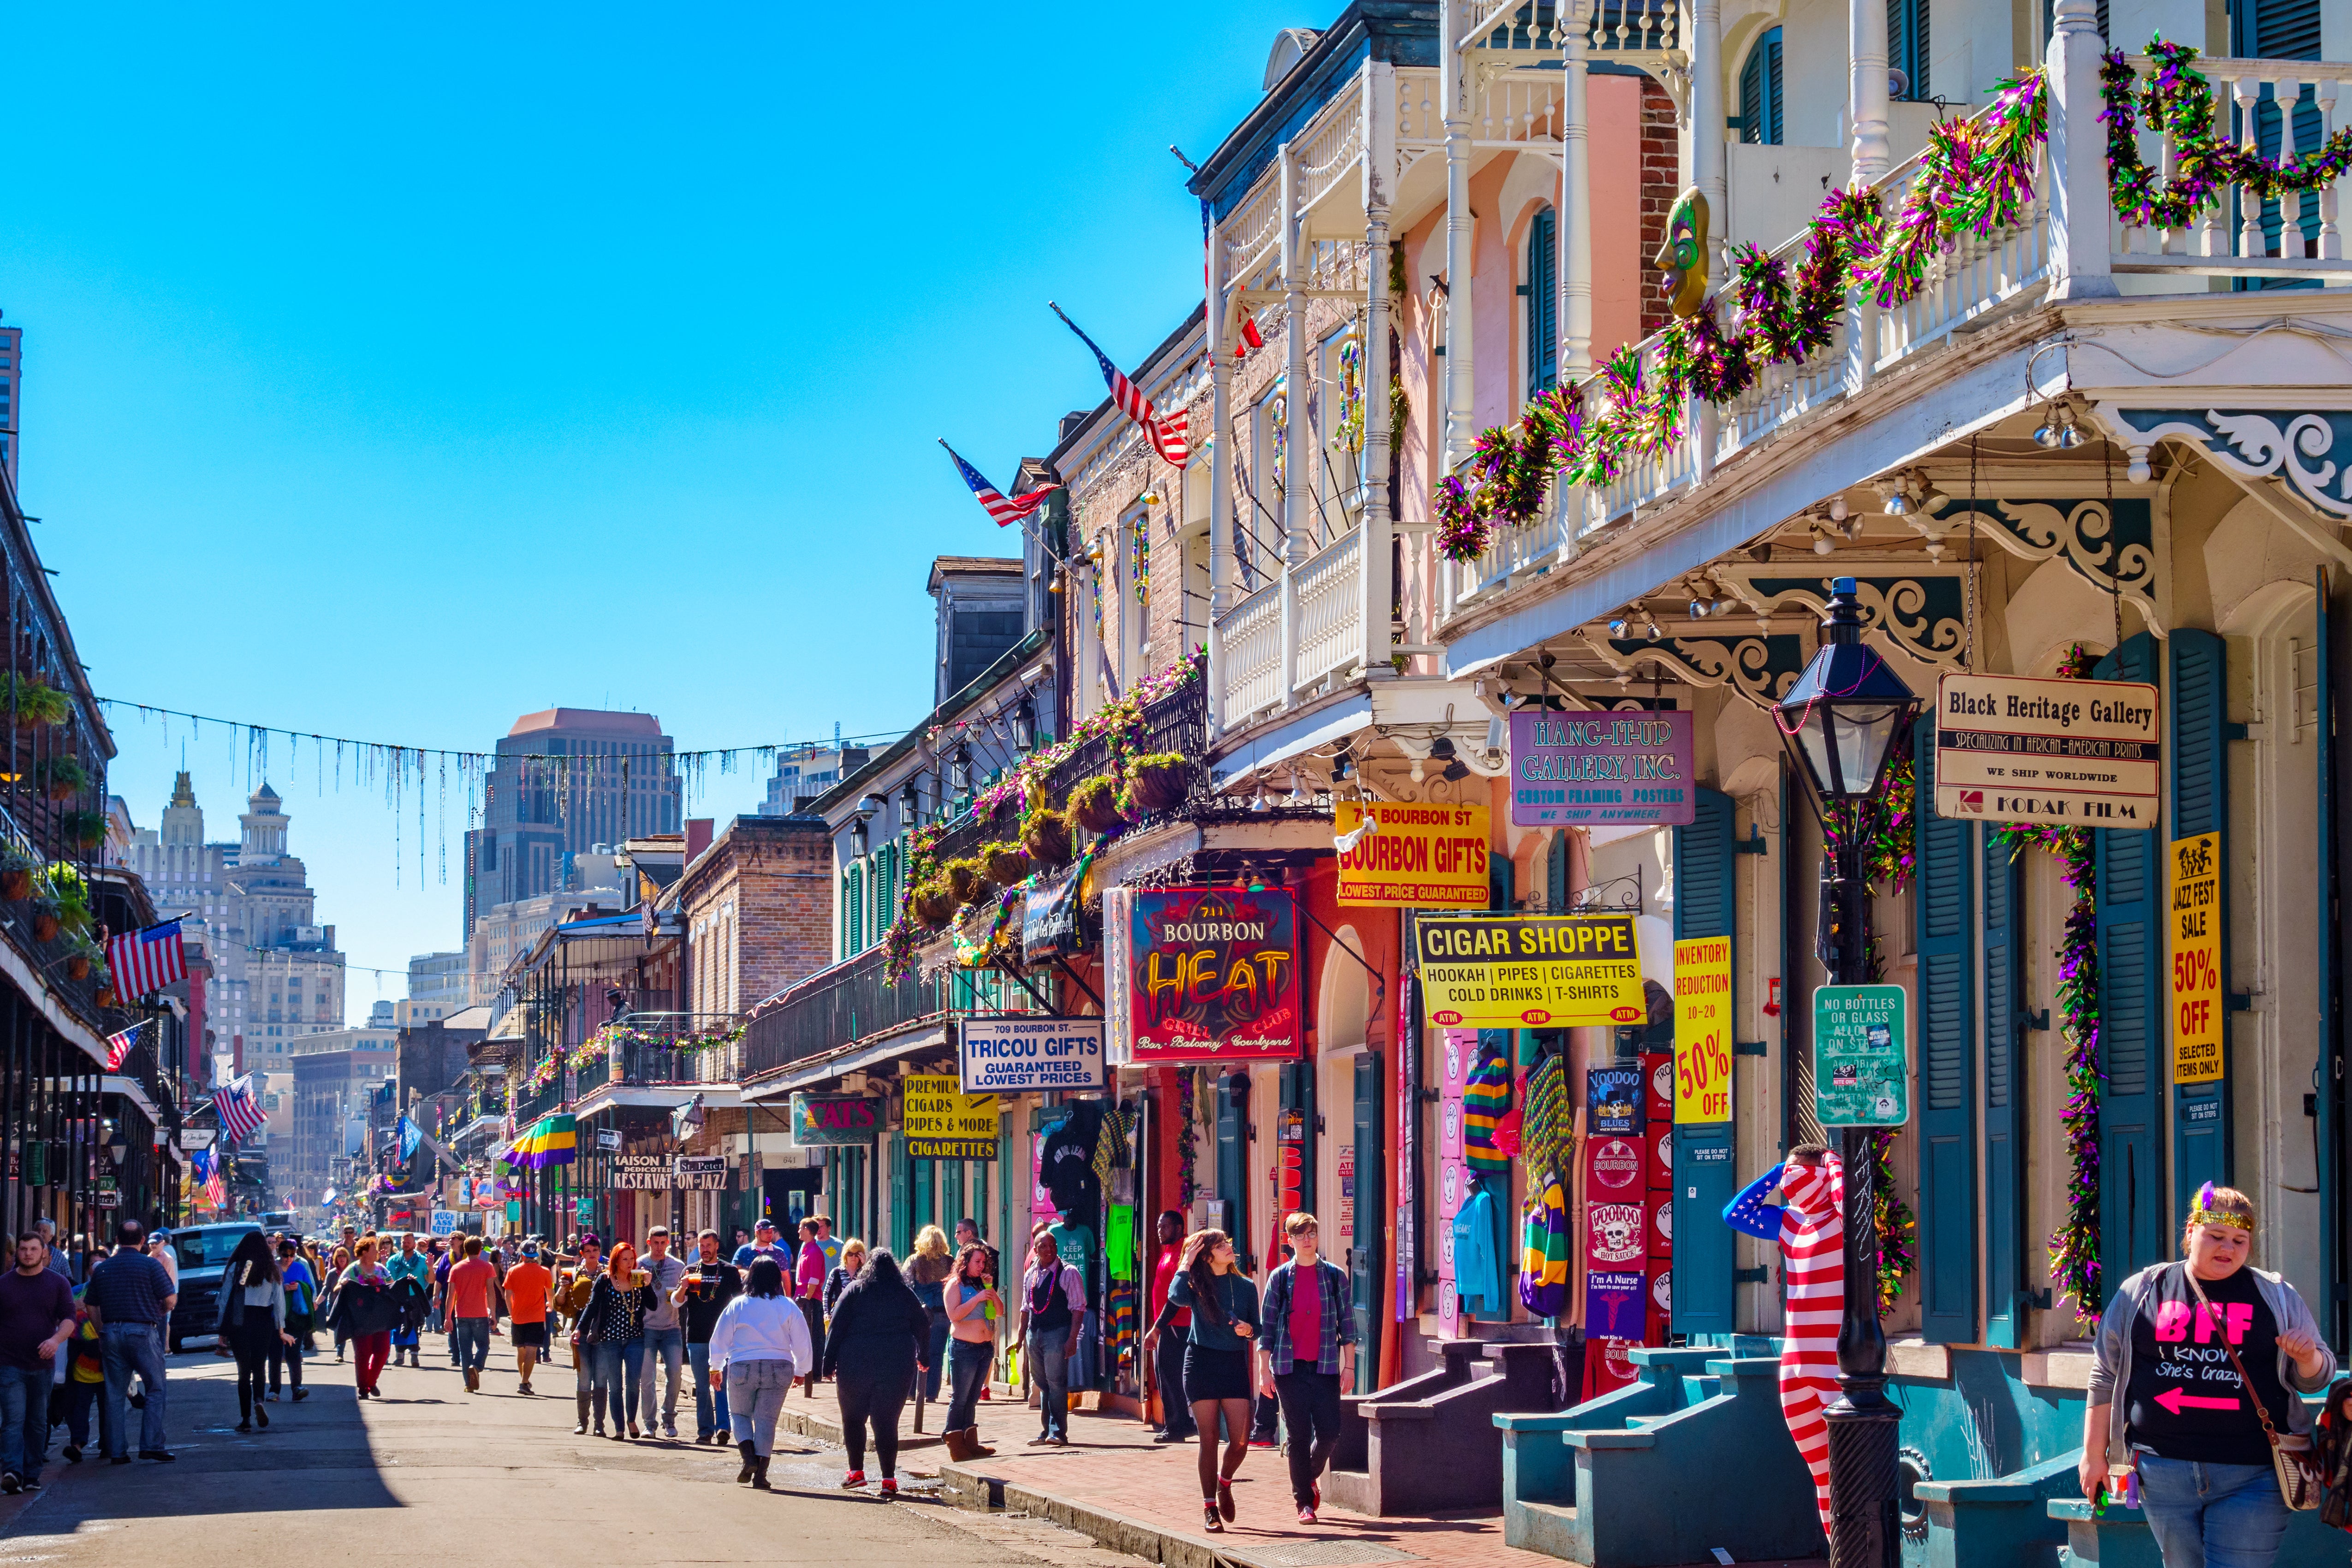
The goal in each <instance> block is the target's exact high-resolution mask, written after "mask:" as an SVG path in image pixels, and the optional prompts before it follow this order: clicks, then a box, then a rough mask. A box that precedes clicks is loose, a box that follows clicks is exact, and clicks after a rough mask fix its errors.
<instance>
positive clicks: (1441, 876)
mask: <svg viewBox="0 0 2352 1568" xmlns="http://www.w3.org/2000/svg"><path fill="white" fill-rule="evenodd" d="M1331 832H1332V835H1333V837H1335V838H1336V839H1337V840H1338V841H1339V843H1340V844H1343V845H1346V846H1348V847H1346V848H1343V849H1341V850H1340V851H1339V902H1341V903H1343V904H1353V905H1370V906H1373V907H1376V908H1384V909H1407V910H1409V909H1453V910H1483V909H1486V908H1488V907H1489V906H1490V905H1491V904H1492V903H1493V901H1494V894H1493V890H1492V889H1490V888H1489V887H1488V886H1487V881H1486V805H1484V803H1478V804H1465V805H1439V804H1432V805H1422V804H1416V803H1414V802H1412V801H1384V800H1383V801H1353V800H1343V801H1339V802H1336V803H1334V804H1333V805H1332V807H1331Z"/></svg>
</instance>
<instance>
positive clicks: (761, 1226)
mask: <svg viewBox="0 0 2352 1568" xmlns="http://www.w3.org/2000/svg"><path fill="white" fill-rule="evenodd" d="M751 1228H752V1229H753V1230H773V1229H775V1228H776V1222H775V1221H774V1220H772V1219H770V1218H769V1217H768V1216H767V1215H761V1216H760V1220H759V1223H758V1224H756V1225H754V1226H752V1227H751Z"/></svg>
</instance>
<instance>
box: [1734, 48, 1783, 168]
mask: <svg viewBox="0 0 2352 1568" xmlns="http://www.w3.org/2000/svg"><path fill="white" fill-rule="evenodd" d="M1780 110H1781V89H1780V28H1778V27H1772V28H1769V29H1768V30H1767V31H1766V32H1765V33H1764V35H1763V36H1762V37H1759V38H1758V39H1757V40H1756V42H1755V44H1754V45H1753V46H1752V47H1750V48H1749V49H1748V58H1747V59H1746V60H1744V61H1742V62H1741V64H1740V67H1739V139H1740V140H1741V141H1743V142H1762V143H1765V144H1767V145H1771V146H1777V145H1779V144H1780V122H1781V113H1780Z"/></svg>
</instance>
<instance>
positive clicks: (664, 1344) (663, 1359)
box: [646, 1329, 686, 1428]
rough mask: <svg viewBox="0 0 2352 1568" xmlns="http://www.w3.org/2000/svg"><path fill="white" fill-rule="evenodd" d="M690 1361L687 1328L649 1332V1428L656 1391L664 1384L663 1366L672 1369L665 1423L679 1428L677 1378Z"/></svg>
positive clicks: (670, 1370)
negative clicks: (666, 1364) (661, 1382)
mask: <svg viewBox="0 0 2352 1568" xmlns="http://www.w3.org/2000/svg"><path fill="white" fill-rule="evenodd" d="M685 1360H686V1331H685V1330H684V1329H647V1330H646V1426H649V1427H650V1426H652V1425H653V1424H654V1394H655V1388H656V1384H659V1383H660V1381H661V1372H660V1367H661V1365H662V1364H663V1363H668V1366H669V1390H668V1394H667V1397H666V1398H665V1399H664V1400H663V1402H662V1424H663V1425H664V1426H668V1427H672V1428H675V1427H676V1426H677V1379H678V1372H679V1369H680V1368H681V1367H682V1366H683V1365H684V1364H685Z"/></svg>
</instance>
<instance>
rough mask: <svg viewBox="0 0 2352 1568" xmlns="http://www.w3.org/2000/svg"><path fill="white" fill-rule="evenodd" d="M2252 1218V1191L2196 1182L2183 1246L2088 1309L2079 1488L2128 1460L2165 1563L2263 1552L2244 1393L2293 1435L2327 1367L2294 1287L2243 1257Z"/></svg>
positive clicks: (2280, 1516) (2235, 1563) (2265, 1494)
mask: <svg viewBox="0 0 2352 1568" xmlns="http://www.w3.org/2000/svg"><path fill="white" fill-rule="evenodd" d="M2253 1230H2254V1205H2253V1202H2252V1199H2250V1198H2248V1197H2247V1196H2246V1195H2245V1194H2243V1193H2241V1192H2238V1191H2236V1190H2235V1189H2233V1188H2230V1187H2219V1188H2217V1187H2215V1186H2214V1185H2213V1184H2211V1183H2210V1182H2208V1183H2207V1184H2205V1186H2204V1189H2203V1190H2202V1191H2200V1193H2199V1194H2197V1199H2196V1202H2195V1203H2194V1204H2193V1205H2191V1206H2190V1209H2189V1225H2188V1228H2187V1231H2186V1233H2185V1234H2184V1235H2183V1237H2182V1250H2183V1251H2184V1252H2185V1253H2186V1255H2187V1256H2186V1257H2185V1258H2183V1259H2182V1260H2181V1261H2180V1262H2179V1263H2158V1264H2154V1265H2151V1266H2150V1267H2148V1268H2143V1269H2141V1270H2140V1271H2139V1272H2138V1273H2137V1274H2135V1275H2133V1276H2132V1277H2131V1278H2130V1279H2126V1280H2125V1281H2124V1282H2123V1284H2122V1285H2121V1286H2120V1287H2118V1288H2117V1289H2116V1293H2115V1296H2114V1298H2113V1299H2112V1300H2109V1302H2108V1303H2107V1310H2106V1312H2105V1316H2104V1317H2103V1318H2102V1319H2101V1320H2100V1323H2099V1339H2098V1362H2097V1364H2096V1365H2095V1367H2094V1368H2093V1370H2092V1373H2091V1387H2090V1404H2089V1407H2088V1409H2087V1410H2086V1411H2085V1412H2084V1424H2083V1464H2082V1472H2081V1476H2080V1479H2081V1481H2082V1484H2083V1495H2084V1497H2086V1498H2092V1499H2096V1498H2097V1497H2098V1495H2099V1491H2100V1489H2101V1488H2102V1487H2105V1489H2107V1491H2108V1492H2109V1493H2110V1494H2111V1495H2112V1494H2114V1493H2115V1492H2116V1491H2117V1490H2119V1489H2120V1487H2121V1482H2120V1480H2119V1479H2116V1478H2117V1473H2118V1472H2120V1471H2124V1470H2137V1472H2138V1477H2139V1493H2140V1500H2141V1502H2142V1504H2143V1506H2145V1507H2146V1509H2147V1522H2148V1528H2149V1530H2150V1531H2152V1532H2153V1533H2154V1534H2155V1536H2156V1543H2157V1549H2158V1551H2159V1552H2162V1553H2163V1556H2164V1561H2165V1562H2166V1563H2168V1564H2170V1565H2172V1568H2183V1565H2187V1564H2196V1565H2199V1568H2203V1565H2206V1564H2210V1568H2264V1565H2265V1564H2268V1563H2271V1562H2272V1561H2273V1559H2274V1558H2275V1557H2276V1556H2277V1554H2278V1547H2279V1541H2280V1539H2281V1538H2282V1537H2283V1536H2284V1534H2285V1533H2286V1522H2287V1508H2286V1503H2285V1501H2284V1499H2283V1498H2282V1497H2281V1496H2280V1493H2279V1485H2278V1479H2277V1475H2276V1473H2275V1471H2274V1470H2273V1466H2272V1462H2271V1447H2270V1439H2269V1438H2268V1437H2267V1436H2264V1435H2263V1421H2262V1417H2261V1416H2260V1415H2256V1414H2255V1410H2254V1405H2253V1401H2254V1400H2256V1399H2259V1400H2261V1401H2262V1407H2263V1413H2264V1414H2266V1415H2268V1416H2269V1417H2270V1424H2271V1426H2272V1427H2273V1429H2274V1430H2276V1431H2277V1432H2278V1433H2279V1434H2280V1436H2290V1435H2292V1434H2303V1435H2305V1436H2308V1434H2309V1433H2310V1430H2311V1414H2310V1410H2309V1407H2308V1406H2306V1405H2305V1404H2304V1402H2303V1401H2302V1399H2300V1398H2299V1397H2297V1395H2299V1394H2315V1393H2317V1392H2318V1391H2320V1390H2321V1389H2323V1388H2326V1386H2327V1383H2328V1379H2330V1378H2331V1377H2333V1376H2334V1375H2335V1374H2336V1356H2335V1353H2334V1352H2331V1351H2330V1350H2329V1349H2328V1348H2327V1345H2326V1342H2325V1341H2323V1340H2322V1339H2321V1338H2320V1337H2319V1327H2318V1324H2317V1323H2315V1321H2313V1319H2312V1316H2311V1309H2310V1308H2309V1307H2307V1306H2305V1304H2304V1300H2303V1298H2302V1297H2301V1296H2299V1295H2297V1294H2296V1293H2295V1289H2294V1286H2292V1285H2290V1284H2288V1283H2287V1282H2286V1281H2285V1280H2284V1279H2281V1278H2280V1277H2279V1276H2278V1275H2275V1274H2270V1273H2265V1272H2264V1271H2263V1270H2262V1269H2259V1268H2248V1267H2247V1266H2246V1259H2247V1257H2248V1255H2249V1254H2250V1252H2251V1251H2252V1247H2253ZM2232 1351H2235V1352H2237V1354H2236V1361H2235V1362H2234V1363H2233V1362H2232V1360H2231V1352H2232ZM2241 1363H2242V1365H2243V1366H2244V1368H2245V1376H2244V1377H2241V1376H2240V1375H2239V1373H2238V1365H2239V1364H2241ZM2248 1379H2251V1380H2252V1385H2253V1386H2252V1389H2251V1390H2249V1388H2248V1387H2247V1385H2246V1384H2247V1380H2248Z"/></svg>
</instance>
